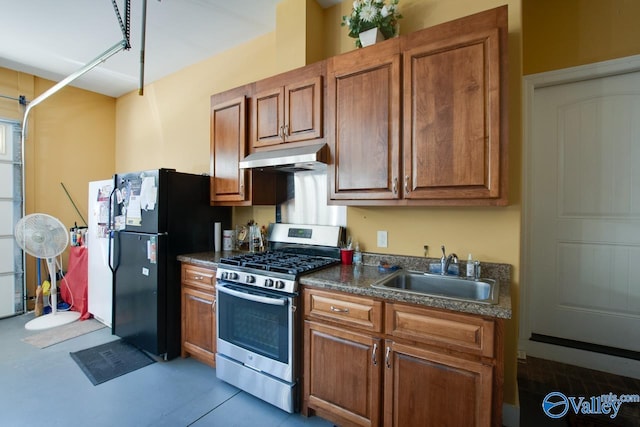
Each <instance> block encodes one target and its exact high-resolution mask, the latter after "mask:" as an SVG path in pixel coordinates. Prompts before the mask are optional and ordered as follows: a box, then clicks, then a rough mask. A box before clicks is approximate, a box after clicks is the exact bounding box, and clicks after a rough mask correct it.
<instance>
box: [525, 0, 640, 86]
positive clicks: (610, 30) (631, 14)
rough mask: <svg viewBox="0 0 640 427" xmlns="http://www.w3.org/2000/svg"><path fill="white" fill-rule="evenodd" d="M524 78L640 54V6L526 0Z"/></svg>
mask: <svg viewBox="0 0 640 427" xmlns="http://www.w3.org/2000/svg"><path fill="white" fill-rule="evenodd" d="M522 12H523V28H524V29H525V31H524V33H523V34H524V37H523V48H524V49H523V50H524V52H526V54H525V55H524V57H523V69H524V74H534V73H540V72H543V71H550V70H558V69H562V68H567V67H573V66H577V65H583V64H589V63H592V62H599V61H606V60H609V59H614V58H621V57H624V56H630V55H637V54H639V53H640V36H639V31H638V28H639V27H638V25H639V24H638V21H639V19H640V2H639V1H634V0H563V1H555V0H523V1H522Z"/></svg>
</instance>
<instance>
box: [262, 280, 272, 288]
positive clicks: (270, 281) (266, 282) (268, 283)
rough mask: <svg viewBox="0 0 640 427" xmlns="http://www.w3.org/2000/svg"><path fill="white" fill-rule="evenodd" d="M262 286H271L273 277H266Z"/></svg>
mask: <svg viewBox="0 0 640 427" xmlns="http://www.w3.org/2000/svg"><path fill="white" fill-rule="evenodd" d="M264 286H265V287H267V288H272V287H273V279H266V280H265V281H264Z"/></svg>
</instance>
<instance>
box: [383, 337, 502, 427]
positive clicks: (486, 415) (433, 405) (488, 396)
mask: <svg viewBox="0 0 640 427" xmlns="http://www.w3.org/2000/svg"><path fill="white" fill-rule="evenodd" d="M387 349H388V351H387ZM385 353H386V354H388V355H389V356H388V358H386V359H385V370H384V371H385V372H384V425H385V426H397V427H403V426H421V427H429V426H434V427H440V426H447V425H449V426H489V425H490V424H491V402H492V384H493V380H492V378H493V367H492V366H488V365H484V364H482V363H479V362H475V361H470V360H465V359H461V358H458V357H454V356H448V355H446V354H440V353H436V352H433V351H429V350H425V349H422V348H418V347H414V346H410V345H403V344H399V343H396V342H394V341H390V340H387V342H386V344H385Z"/></svg>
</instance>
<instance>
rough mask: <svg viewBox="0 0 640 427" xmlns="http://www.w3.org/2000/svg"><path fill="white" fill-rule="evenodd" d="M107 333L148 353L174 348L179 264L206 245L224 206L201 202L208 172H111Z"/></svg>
mask: <svg viewBox="0 0 640 427" xmlns="http://www.w3.org/2000/svg"><path fill="white" fill-rule="evenodd" d="M114 180H115V183H114V184H115V185H114V191H113V193H112V194H111V197H112V203H113V206H114V208H113V210H112V211H113V213H112V215H113V218H112V229H113V230H115V231H114V232H113V239H112V242H113V260H112V266H111V269H112V271H113V312H112V313H113V318H112V333H113V334H114V335H117V336H119V337H120V338H122V339H124V340H125V341H127V342H129V343H131V344H133V345H134V346H136V347H138V348H140V349H142V350H145V351H147V352H149V353H151V354H154V355H158V356H161V357H164V358H165V359H166V360H169V359H172V358H174V357H176V356H178V355H179V354H180V344H181V340H180V331H181V326H180V322H181V316H180V312H181V310H180V308H181V302H180V263H179V261H178V260H177V256H178V255H180V254H185V253H192V252H201V251H209V250H213V249H214V248H213V241H214V224H215V223H216V222H220V223H221V225H222V228H223V229H224V228H230V226H231V208H228V207H212V206H210V204H209V197H210V196H209V195H210V193H209V183H210V181H209V177H208V176H205V175H194V174H187V173H181V172H176V171H175V170H173V169H155V170H147V171H140V172H133V173H125V174H117V175H115V176H114Z"/></svg>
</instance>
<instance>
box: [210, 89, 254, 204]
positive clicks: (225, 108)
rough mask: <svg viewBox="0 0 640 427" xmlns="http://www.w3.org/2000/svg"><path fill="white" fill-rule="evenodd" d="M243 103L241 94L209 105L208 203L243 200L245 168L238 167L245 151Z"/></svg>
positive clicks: (244, 113)
mask: <svg viewBox="0 0 640 427" xmlns="http://www.w3.org/2000/svg"><path fill="white" fill-rule="evenodd" d="M214 102H215V98H212V104H213V103H214ZM246 103H247V99H246V96H244V95H242V96H238V97H235V98H232V99H230V100H227V101H222V102H219V103H215V104H213V105H212V106H211V202H212V203H217V202H243V201H245V200H246V196H245V194H246V193H245V191H246V182H247V178H248V176H247V175H248V172H247V171H245V170H244V169H240V168H239V163H240V160H242V159H243V158H244V157H245V156H246V155H247V153H246V145H247V144H246V141H247V140H246V125H247V124H246Z"/></svg>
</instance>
